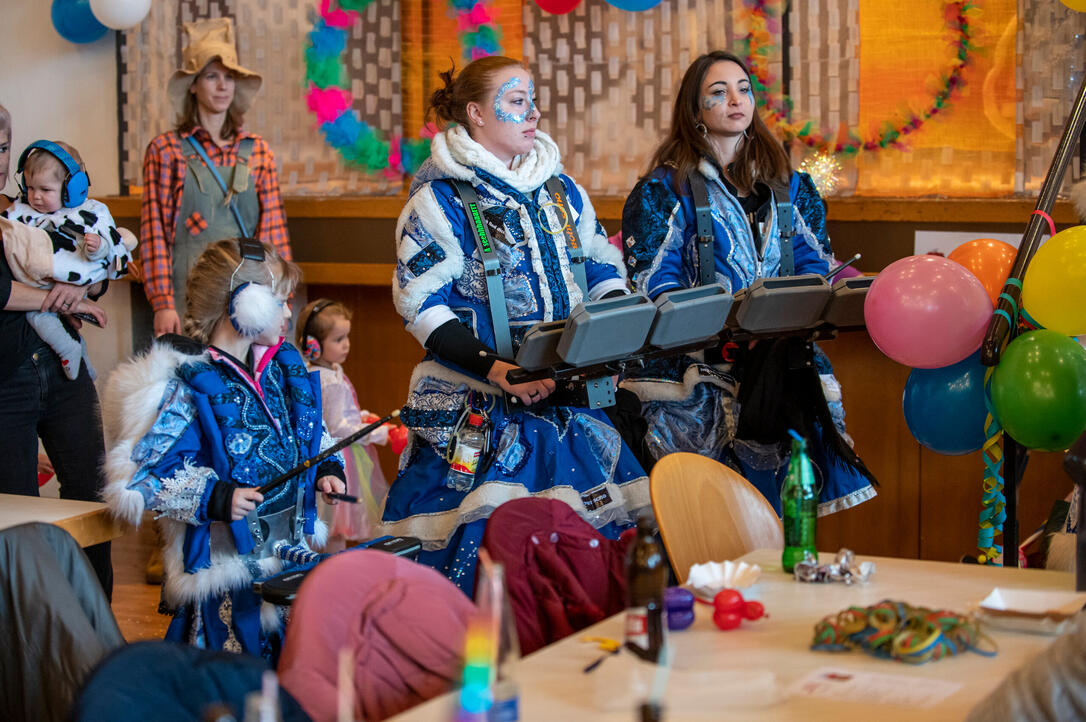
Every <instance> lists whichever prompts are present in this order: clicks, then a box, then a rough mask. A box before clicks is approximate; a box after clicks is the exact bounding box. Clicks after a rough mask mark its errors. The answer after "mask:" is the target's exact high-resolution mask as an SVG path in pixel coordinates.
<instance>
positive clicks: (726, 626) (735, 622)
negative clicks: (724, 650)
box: [713, 609, 743, 632]
mask: <svg viewBox="0 0 1086 722" xmlns="http://www.w3.org/2000/svg"><path fill="white" fill-rule="evenodd" d="M742 623H743V618H742V617H740V616H739V615H738V614H735V613H734V612H722V611H720V610H719V609H718V610H716V611H715V612H714V613H713V624H715V625H716V626H717V627H718V628H720V629H722V630H724V631H725V632H727V631H729V630H732V629H735V628H736V627H738V626H739V625H740V624H742Z"/></svg>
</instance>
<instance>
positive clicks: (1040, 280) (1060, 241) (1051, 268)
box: [1022, 0, 1086, 336]
mask: <svg viewBox="0 0 1086 722" xmlns="http://www.w3.org/2000/svg"><path fill="white" fill-rule="evenodd" d="M1076 2H1081V4H1082V5H1083V6H1084V7H1086V0H1076ZM1022 304H1023V307H1024V308H1025V309H1026V311H1027V312H1028V313H1029V315H1030V316H1033V318H1035V319H1036V320H1037V322H1038V323H1040V324H1041V325H1042V326H1044V327H1045V328H1049V329H1052V330H1053V331H1059V332H1060V333H1062V334H1066V335H1068V336H1078V335H1081V334H1084V333H1086V226H1075V227H1074V228H1068V229H1066V230H1063V231H1060V232H1059V233H1057V234H1056V235H1054V236H1052V238H1049V239H1048V241H1047V242H1046V243H1045V244H1044V245H1043V246H1041V247H1040V248H1039V249H1037V252H1036V253H1035V254H1034V255H1033V260H1031V261H1030V263H1029V266H1028V267H1027V268H1026V276H1025V278H1024V279H1023V280H1022Z"/></svg>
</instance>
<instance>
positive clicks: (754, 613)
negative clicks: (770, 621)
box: [743, 602, 765, 622]
mask: <svg viewBox="0 0 1086 722" xmlns="http://www.w3.org/2000/svg"><path fill="white" fill-rule="evenodd" d="M764 616H765V606H764V605H763V604H762V603H761V602H747V604H746V606H745V607H743V617H744V618H745V619H749V620H750V621H752V622H753V621H754V620H755V619H761V618H762V617H764Z"/></svg>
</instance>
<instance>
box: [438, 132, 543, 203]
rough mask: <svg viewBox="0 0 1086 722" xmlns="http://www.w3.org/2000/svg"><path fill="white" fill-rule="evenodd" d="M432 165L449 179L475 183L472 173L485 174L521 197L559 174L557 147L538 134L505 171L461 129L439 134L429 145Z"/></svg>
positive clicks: (541, 134) (501, 165)
mask: <svg viewBox="0 0 1086 722" xmlns="http://www.w3.org/2000/svg"><path fill="white" fill-rule="evenodd" d="M430 157H431V158H432V159H433V161H434V164H435V165H437V167H438V168H440V169H441V170H442V171H444V172H445V173H446V174H448V175H449V176H450V177H452V178H457V179H459V180H466V181H474V180H476V177H475V169H476V168H479V169H480V170H484V171H486V172H487V173H489V174H490V175H492V176H494V177H495V178H498V179H500V180H501V181H502V182H504V183H508V184H509V185H510V186H512V187H513V188H515V189H517V190H518V191H520V192H521V193H529V192H531V191H534V190H535V189H536V188H538V187H539V186H541V185H543V184H544V183H545V182H546V181H547V179H548V178H550V177H551V176H553V175H555V174H557V173H560V172H561V171H562V160H561V155H560V154H559V152H558V146H557V145H556V144H555V142H554V141H553V140H551V139H550V136H548V135H547V134H546V133H544V132H543V131H541V130H537V131H536V132H535V144H534V145H533V147H532V149H531V150H530V151H528V152H527V153H525V154H524V155H522V156H518V157H517V158H516V160H514V161H513V168H512V169H509V168H506V167H505V165H504V164H503V163H502V162H501V161H500V160H498V159H497V158H496V157H495V156H494V154H493V153H491V152H490V151H488V150H487V149H486V148H484V147H483V146H481V145H479V144H478V143H476V142H475V141H474V140H472V139H471V136H470V135H468V131H467V130H465V129H464V128H463V127H462V126H459V125H457V126H453V127H452V128H449V129H448V130H446V131H445V132H444V133H438V134H437V135H435V136H434V139H433V141H431V143H430Z"/></svg>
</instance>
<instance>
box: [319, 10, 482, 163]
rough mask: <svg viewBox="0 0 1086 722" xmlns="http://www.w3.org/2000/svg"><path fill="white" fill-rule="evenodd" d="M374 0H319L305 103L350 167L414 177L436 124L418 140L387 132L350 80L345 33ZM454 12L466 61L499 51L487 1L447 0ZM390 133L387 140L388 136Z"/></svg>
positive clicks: (423, 158)
mask: <svg viewBox="0 0 1086 722" xmlns="http://www.w3.org/2000/svg"><path fill="white" fill-rule="evenodd" d="M372 2H373V0H338V1H337V2H335V3H334V5H333V0H321V2H320V7H319V9H318V12H319V17H318V18H317V20H316V22H314V23H313V29H312V30H311V31H310V32H309V35H308V36H307V37H308V42H307V44H306V48H305V65H306V73H305V80H306V88H307V90H306V105H307V106H308V107H309V110H310V112H311V113H313V115H314V116H316V118H317V122H318V123H319V126H320V130H321V133H322V134H323V135H324V139H325V142H327V143H328V144H329V145H330V146H332V147H333V148H335V149H336V151H337V152H338V153H339V155H340V157H342V158H343V161H344V162H345V163H346V164H347V165H348V166H350V167H353V168H357V169H359V170H361V171H364V172H367V173H377V172H383V173H384V174H385V175H386V176H387V177H389V178H398V177H400V176H402V175H411V174H413V173H414V172H415V171H416V170H418V168H419V166H420V165H422V162H423V161H424V160H426V158H427V156H429V155H430V138H432V137H433V136H434V133H435V132H436V130H437V129H436V128H435V127H434V126H433V124H431V123H427V124H426V126H425V127H423V129H422V131H421V132H420V133H419V137H418V138H405V137H403V136H400V135H398V134H395V133H393V134H386V133H385V132H384V131H382V130H380V129H377V128H373V127H371V126H370V125H369V123H366V122H365V121H364V120H362V119H360V118H359V117H358V114H357V113H355V111H354V107H353V106H354V100H355V99H354V97H353V96H352V95H351V92H350V90H348V88H350V78H349V77H348V74H347V68H346V66H345V64H344V57H345V54H346V51H347V32H348V30H349V29H350V28H351V27H353V26H354V24H355V23H356V22H358V21H359V20H360V19H361V13H362V11H364V10H365V9H366V8H367V7H368V6H369V5H370V3H372ZM448 3H449V7H450V9H452V10H453V11H454V12H455V13H456V23H457V28H458V30H459V39H460V47H461V49H462V50H463V55H464V60H465V61H469V62H470V61H472V60H475V59H477V58H481V57H485V56H487V55H494V54H496V53H500V52H501V29H500V28H499V27H498V26H497V25H496V24H495V23H494V11H493V10H492V9H491V8H490V6H489V3H488V1H487V0H448ZM386 136H387V137H388V140H385V138H386Z"/></svg>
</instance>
